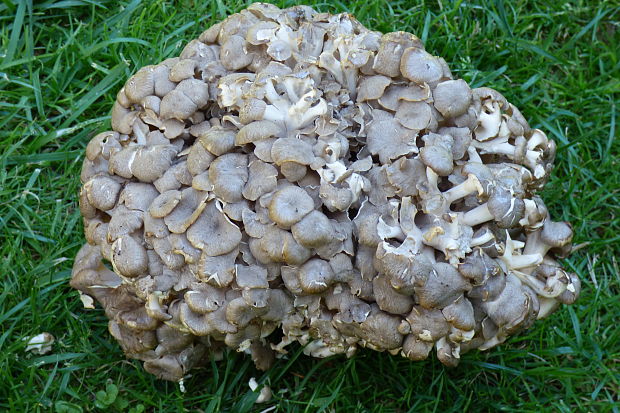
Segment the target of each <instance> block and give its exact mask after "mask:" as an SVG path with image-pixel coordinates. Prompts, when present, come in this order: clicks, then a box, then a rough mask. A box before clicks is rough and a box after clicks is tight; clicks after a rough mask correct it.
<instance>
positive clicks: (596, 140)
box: [0, 0, 620, 412]
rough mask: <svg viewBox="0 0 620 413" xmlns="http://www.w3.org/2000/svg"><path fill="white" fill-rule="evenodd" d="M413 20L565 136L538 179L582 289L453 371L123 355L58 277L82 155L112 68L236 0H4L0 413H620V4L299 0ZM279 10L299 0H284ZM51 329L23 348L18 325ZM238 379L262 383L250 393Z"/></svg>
mask: <svg viewBox="0 0 620 413" xmlns="http://www.w3.org/2000/svg"><path fill="white" fill-rule="evenodd" d="M305 3H306V4H310V5H312V4H314V7H315V8H317V9H319V10H321V11H329V12H342V11H347V12H350V13H352V14H354V15H355V16H356V17H357V18H358V19H359V20H360V21H361V22H362V23H363V24H365V25H366V26H367V27H370V28H372V29H375V30H380V31H382V32H388V31H395V30H405V31H410V32H413V33H416V34H417V35H418V36H419V37H420V38H421V39H422V40H423V41H424V42H425V44H426V48H427V50H429V51H430V52H431V53H433V54H436V55H440V56H443V57H444V58H445V59H446V61H447V62H448V63H449V65H450V67H451V68H452V72H453V74H454V75H455V76H457V77H460V78H463V79H465V80H466V81H467V82H469V83H470V84H472V85H473V86H482V85H485V86H491V87H493V88H495V89H497V90H499V91H500V92H501V93H503V94H504V95H505V96H506V97H507V98H508V100H509V101H511V102H513V103H514V104H515V105H516V106H517V107H519V108H520V109H521V111H522V112H523V114H524V115H525V117H526V118H527V119H528V120H529V121H530V123H531V124H532V125H533V126H536V127H539V128H542V129H543V130H545V131H546V132H547V133H548V135H549V136H550V137H552V138H553V139H555V140H556V142H557V144H558V155H557V161H556V167H555V169H554V172H553V177H552V179H551V181H550V182H549V184H548V185H547V186H546V188H545V190H544V191H543V193H542V197H543V198H544V200H545V202H546V203H547V205H548V207H549V209H550V211H551V213H552V215H553V216H554V217H555V219H558V220H559V219H564V220H568V221H571V222H572V223H573V226H574V230H575V243H576V244H580V245H581V244H582V243H583V244H582V245H581V246H582V248H580V249H579V250H578V251H577V252H575V253H573V255H571V257H570V258H569V259H567V260H565V261H564V265H565V266H566V267H567V268H569V269H570V270H571V271H574V272H576V273H578V274H579V276H580V278H581V280H582V283H583V293H582V296H581V299H580V300H579V301H578V302H577V303H576V304H574V305H573V306H571V307H563V308H561V309H560V310H559V311H558V312H556V313H555V314H553V315H552V316H551V317H549V318H548V319H545V320H542V321H539V322H538V323H536V324H535V325H534V327H532V328H531V329H529V330H527V331H525V332H523V333H521V334H520V335H518V336H516V337H512V338H511V339H510V340H509V341H508V342H507V343H506V344H503V345H502V346H500V347H498V348H494V349H492V350H490V351H487V352H483V353H479V352H473V353H468V354H466V355H465V356H464V357H463V359H462V361H461V364H460V366H459V367H458V368H456V369H448V368H445V367H444V366H442V365H441V364H440V363H439V362H438V361H437V359H436V357H435V356H434V355H433V356H432V358H430V359H429V360H427V361H424V362H410V361H408V360H406V359H404V358H401V357H392V356H390V355H389V354H382V353H376V352H373V351H370V350H364V351H360V352H359V353H358V354H357V355H356V356H355V357H353V358H351V359H345V358H342V357H332V358H329V359H323V360H313V359H309V358H307V357H306V356H303V354H301V350H300V347H299V346H297V347H294V348H293V351H292V352H291V353H290V355H289V357H288V358H285V359H281V360H279V361H278V362H277V363H276V365H275V367H274V368H273V369H272V370H270V371H269V372H267V373H262V372H259V371H257V370H255V368H254V367H253V365H252V363H251V362H250V361H249V360H248V359H246V358H243V357H242V356H240V355H238V354H237V353H234V352H232V353H229V354H227V355H226V357H225V359H224V360H223V361H219V362H213V363H212V364H211V365H210V366H207V367H206V368H203V369H199V370H195V371H194V372H193V374H192V376H191V377H190V378H188V379H186V380H185V382H184V387H185V392H183V391H182V389H181V388H180V386H179V385H178V384H176V383H171V382H163V381H158V380H156V379H154V377H153V376H151V375H149V374H147V373H145V372H144V371H143V369H142V366H141V364H140V363H139V362H137V361H131V360H127V359H125V357H124V356H123V354H122V352H121V350H120V348H119V347H118V346H117V344H116V342H115V341H114V340H113V339H112V337H111V336H110V335H109V334H108V332H107V329H106V324H107V323H106V321H107V320H106V318H105V316H104V314H103V311H102V310H101V309H97V310H89V311H87V310H84V309H83V308H82V304H81V302H80V300H79V299H78V294H77V292H75V291H74V290H72V289H71V288H70V287H69V285H68V281H69V278H70V270H71V265H72V261H73V257H74V255H75V253H76V252H77V250H78V248H79V246H80V245H81V244H82V242H83V241H82V240H83V235H82V223H81V219H80V214H79V210H78V208H77V192H78V188H79V171H80V166H81V162H82V159H83V150H84V147H85V145H86V143H87V142H88V140H89V139H90V137H92V136H94V134H96V133H97V132H100V131H104V130H107V129H109V128H110V116H109V113H110V109H111V106H112V103H113V102H114V99H115V96H116V92H117V91H118V89H119V88H120V87H121V86H122V84H123V83H124V81H125V79H127V78H128V77H129V76H130V75H131V74H133V73H134V72H135V71H136V70H137V69H138V68H140V67H141V66H144V65H147V64H152V63H156V62H159V61H161V60H163V59H165V58H167V57H172V56H176V55H178V54H179V53H180V51H181V49H182V47H183V45H184V44H185V43H187V42H188V41H189V40H191V39H193V38H195V37H197V36H198V35H199V34H200V33H201V32H202V31H203V30H204V29H205V28H207V27H208V26H209V25H211V24H212V23H214V22H216V21H218V20H220V19H222V18H224V17H225V16H226V15H228V14H230V13H233V12H235V11H238V10H239V9H241V8H243V7H244V5H245V4H246V3H245V2H241V1H236V0H235V1H224V0H204V1H188V0H186V1H179V2H175V3H172V2H169V1H152V2H147V1H139V0H134V1H131V2H128V1H112V0H108V1H94V0H66V1H53V0H49V1H35V2H33V1H32V0H31V1H19V0H17V1H16V0H3V1H2V2H0V148H1V149H0V286H1V287H0V383H1V385H0V411H14V412H31V411H43V412H48V411H52V412H54V411H56V412H79V411H130V410H129V409H130V408H133V411H134V412H139V411H149V412H150V411H156V412H159V411H162V412H176V411H205V412H210V411H231V412H242V411H251V410H257V411H260V410H262V409H268V408H270V407H273V408H274V410H272V411H308V412H317V411H330V412H332V411H333V412H349V411H364V412H365V411H368V412H370V411H386V412H406V411H439V412H444V411H463V410H471V411H540V410H548V411H563V412H569V411H570V412H572V411H584V412H585V411H597V412H606V411H613V412H618V411H620V328H619V327H618V325H619V322H620V269H619V266H620V264H619V263H618V260H619V259H618V258H617V257H618V256H620V164H619V162H620V141H619V140H618V139H617V129H618V127H617V122H618V113H619V112H620V100H619V97H620V49H618V45H619V44H620V23H619V22H620V5H619V3H618V2H617V1H592V0H591V1H585V0H583V1H570V2H563V1H535V0H532V1H525V0H514V1H511V2H505V1H502V0H495V1H490V0H489V1H485V0H475V1H470V2H468V1H455V2H448V1H427V2H417V1H382V0H354V1H351V2H344V1H343V2H327V1H324V2H319V1H310V0H309V1H307V2H305ZM277 4H278V5H280V6H290V5H293V4H295V2H277ZM44 331H47V332H50V333H52V334H53V335H54V336H55V337H56V342H55V343H54V346H53V351H52V352H51V353H49V354H47V355H43V356H39V355H35V354H31V353H27V352H25V342H24V341H23V340H22V338H24V337H29V336H32V335H35V334H38V333H41V332H44ZM250 377H256V379H257V380H258V382H259V383H269V385H270V386H271V388H272V389H273V393H274V396H273V398H272V400H271V401H270V402H268V403H266V404H262V405H254V404H253V401H254V399H255V398H256V397H257V394H256V393H253V392H251V391H250V389H249V388H248V385H247V383H248V380H249V379H250Z"/></svg>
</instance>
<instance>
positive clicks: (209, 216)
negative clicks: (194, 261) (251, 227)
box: [187, 201, 241, 256]
mask: <svg viewBox="0 0 620 413" xmlns="http://www.w3.org/2000/svg"><path fill="white" fill-rule="evenodd" d="M187 239H189V241H190V242H191V243H192V245H193V246H194V247H196V248H199V249H201V250H203V251H204V252H205V254H207V255H209V256H217V255H222V254H226V253H228V252H230V251H232V250H233V249H234V248H235V247H237V245H239V242H241V231H239V227H237V226H236V225H235V224H233V223H232V222H231V221H230V220H229V219H228V217H226V215H225V214H224V213H223V212H222V211H221V210H220V209H219V208H218V206H217V201H209V202H207V204H206V206H205V208H204V210H203V211H202V213H201V214H200V216H199V217H198V218H197V219H196V221H195V222H194V223H193V224H192V225H191V226H190V227H189V228H188V229H187Z"/></svg>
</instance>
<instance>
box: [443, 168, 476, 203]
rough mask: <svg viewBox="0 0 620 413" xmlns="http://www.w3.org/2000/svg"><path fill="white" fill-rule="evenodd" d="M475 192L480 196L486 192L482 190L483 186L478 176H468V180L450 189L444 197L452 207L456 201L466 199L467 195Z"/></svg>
mask: <svg viewBox="0 0 620 413" xmlns="http://www.w3.org/2000/svg"><path fill="white" fill-rule="evenodd" d="M473 192H478V195H482V193H483V192H484V190H483V189H482V185H481V184H480V181H479V180H478V178H477V177H476V175H474V174H468V175H467V179H466V180H465V181H464V182H463V183H461V184H459V185H456V186H454V187H452V188H450V189H449V190H447V191H446V192H444V195H443V196H444V198H445V200H446V203H447V204H448V205H450V204H452V203H453V202H454V201H456V200H458V199H461V198H465V197H466V196H467V195H469V194H471V193H473Z"/></svg>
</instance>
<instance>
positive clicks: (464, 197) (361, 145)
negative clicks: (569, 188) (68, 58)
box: [71, 3, 581, 380]
mask: <svg viewBox="0 0 620 413" xmlns="http://www.w3.org/2000/svg"><path fill="white" fill-rule="evenodd" d="M111 124H112V129H113V131H109V132H103V133H100V134H98V135H96V136H95V137H93V139H92V140H91V141H90V142H89V143H88V145H87V147H86V151H85V152H86V159H85V160H84V164H83V167H82V171H81V174H80V179H81V180H82V183H83V187H82V189H81V191H80V195H79V204H80V212H81V213H82V215H83V217H84V231H85V236H86V240H87V243H86V244H85V245H84V247H82V248H81V249H80V251H79V252H78V254H77V256H76V260H75V264H74V268H73V272H72V280H71V285H72V286H73V287H74V288H76V289H78V290H79V291H80V299H81V300H82V302H83V303H84V305H85V306H86V308H93V305H94V301H95V300H96V301H97V302H99V303H100V304H101V305H102V306H103V307H104V309H105V314H106V316H107V317H108V318H109V319H110V322H109V331H110V333H111V334H112V336H113V337H114V338H116V339H117V340H118V342H119V344H120V345H121V347H122V349H123V351H124V352H125V353H126V354H127V356H128V357H133V358H137V359H140V360H142V361H144V367H145V369H146V370H147V371H149V372H151V373H153V374H155V375H156V376H157V377H159V378H163V379H167V380H181V379H183V377H184V375H186V374H187V372H188V371H189V370H190V369H191V368H193V367H195V366H198V365H204V364H205V363H206V362H207V361H208V360H210V357H216V359H217V358H221V357H222V354H223V353H222V350H223V349H224V348H225V347H231V348H234V349H235V350H237V351H242V352H246V353H249V354H250V355H251V357H252V360H253V361H254V363H255V365H256V366H257V368H259V369H266V368H269V366H271V365H272V363H273V361H274V359H275V352H279V353H282V354H284V353H286V347H287V346H288V345H289V344H290V343H292V342H296V341H297V342H299V343H301V344H302V345H304V346H305V347H304V353H306V354H309V355H312V356H316V357H326V356H330V355H334V354H346V355H347V356H352V355H353V354H354V353H355V352H356V350H357V349H358V348H360V347H367V348H370V349H374V350H377V351H389V352H390V353H392V354H399V353H400V354H402V355H403V356H404V357H407V358H409V359H411V360H423V359H425V358H427V357H428V356H429V354H431V351H432V350H433V348H435V349H436V354H437V358H438V359H439V361H441V362H442V363H444V364H445V365H448V366H455V365H456V364H457V363H458V361H459V359H460V357H461V354H462V353H463V352H464V351H467V350H470V349H473V348H479V349H482V350H486V349H488V348H491V347H493V346H495V345H497V344H500V343H502V342H504V341H505V340H506V339H507V338H508V336H510V335H511V334H515V333H516V332H518V331H519V330H521V329H524V328H527V327H529V326H530V325H531V324H532V323H533V322H534V321H535V320H536V319H537V318H542V317H546V316H548V315H549V314H551V313H552V312H553V311H554V310H555V309H556V308H558V306H559V305H560V304H561V303H563V304H572V303H573V302H575V300H576V299H577V297H578V295H579V292H580V290H581V284H580V281H579V278H578V277H577V275H576V274H573V273H570V272H567V271H565V270H563V269H562V268H561V266H560V264H559V263H558V262H557V261H556V259H558V258H563V257H565V256H566V255H567V254H568V253H570V251H571V240H572V237H573V233H572V229H571V226H570V224H568V223H565V222H554V221H553V220H552V219H551V217H550V216H549V211H548V210H547V208H546V207H545V205H544V203H543V201H542V199H541V198H540V197H539V196H538V195H537V194H536V191H538V190H540V189H541V188H542V186H543V185H544V183H545V182H546V180H547V179H548V177H549V173H550V171H551V167H552V163H553V159H554V157H555V155H556V146H555V143H553V141H551V140H549V139H548V138H547V136H546V135H545V134H544V133H543V132H542V131H540V130H538V129H531V128H530V127H529V125H528V124H527V122H526V121H525V118H524V117H523V115H522V114H521V113H520V112H519V110H518V109H517V108H516V107H515V106H514V105H512V104H510V103H509V102H508V101H507V100H506V98H505V97H504V96H502V95H501V94H500V93H498V92H497V91H495V90H493V89H489V88H484V87H482V88H476V89H470V87H469V86H468V85H467V83H466V82H465V81H464V80H462V79H453V78H452V74H451V73H450V70H449V69H448V67H447V64H446V62H445V61H444V60H443V59H442V58H440V57H436V56H433V55H431V54H430V53H428V52H427V51H426V50H425V49H424V46H423V45H422V43H421V41H420V39H418V38H417V37H416V36H414V35H412V34H410V33H405V32H395V33H388V34H385V35H381V34H380V33H377V32H373V31H370V30H368V29H366V28H365V27H363V26H362V25H361V24H360V23H359V22H357V21H356V20H355V19H354V18H353V17H352V16H350V15H348V14H340V15H334V16H332V15H329V14H326V13H316V12H315V11H314V10H312V9H310V8H309V7H306V6H295V7H292V8H290V9H285V10H280V9H279V8H277V7H276V6H273V5H270V4H264V3H254V4H252V5H250V6H249V7H248V9H247V10H244V11H242V12H240V13H238V14H235V15H232V16H230V17H229V18H227V19H226V20H225V21H223V22H221V23H217V24H215V25H214V26H212V27H211V28H208V29H207V30H206V31H204V32H203V33H202V34H201V35H200V37H199V38H198V39H196V40H193V41H192V42H190V43H189V44H188V45H187V46H186V47H185V48H184V49H183V51H182V52H181V55H180V57H179V58H172V59H167V60H165V61H163V62H162V63H160V64H158V65H155V66H146V67H144V68H142V69H140V70H138V71H137V72H136V74H135V75H133V76H132V77H131V78H130V79H129V80H128V82H127V83H126V84H125V85H124V86H123V87H122V88H121V89H120V90H119V91H118V93H117V95H116V102H115V103H114V105H113V107H112V113H111ZM104 261H108V262H109V263H110V265H108V266H106V265H105V264H104ZM110 267H111V268H112V269H109V268H110ZM278 329H280V330H281V331H280V332H275V331H276V330H278ZM274 332H275V333H274ZM272 333H273V334H272Z"/></svg>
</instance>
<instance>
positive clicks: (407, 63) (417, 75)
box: [400, 47, 443, 85]
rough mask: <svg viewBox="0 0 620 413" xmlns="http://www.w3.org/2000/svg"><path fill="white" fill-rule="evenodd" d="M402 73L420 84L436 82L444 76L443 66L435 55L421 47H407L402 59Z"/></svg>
mask: <svg viewBox="0 0 620 413" xmlns="http://www.w3.org/2000/svg"><path fill="white" fill-rule="evenodd" d="M400 71H401V73H402V75H403V76H404V77H405V78H407V79H409V80H411V81H413V82H416V83H419V84H422V83H428V84H429V85H430V84H434V83H436V82H437V81H439V79H441V78H442V77H443V67H442V65H441V62H440V61H439V59H438V58H436V57H435V56H432V55H431V54H429V53H428V52H426V51H425V50H424V49H422V48H419V47H409V48H407V49H405V51H404V52H403V54H402V58H401V60H400Z"/></svg>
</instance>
